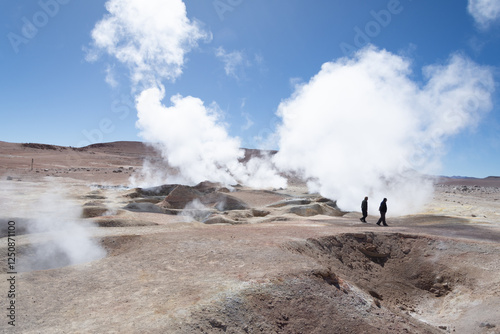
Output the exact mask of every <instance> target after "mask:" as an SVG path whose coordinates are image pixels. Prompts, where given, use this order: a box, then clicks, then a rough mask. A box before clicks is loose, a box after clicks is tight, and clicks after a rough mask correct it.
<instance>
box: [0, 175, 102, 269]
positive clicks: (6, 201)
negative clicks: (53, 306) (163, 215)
mask: <svg viewBox="0 0 500 334" xmlns="http://www.w3.org/2000/svg"><path fill="white" fill-rule="evenodd" d="M11 183H12V182H11ZM0 199H1V203H0V208H1V212H2V215H4V216H8V217H12V218H11V219H13V218H15V217H19V218H22V219H23V221H26V230H27V233H28V234H29V238H30V239H32V240H31V245H32V247H33V248H32V254H27V255H26V256H25V257H21V256H20V259H19V261H18V269H19V270H23V271H26V270H38V269H50V268H59V267H63V266H68V265H74V264H79V263H86V262H90V261H94V260H97V259H100V258H103V257H104V256H105V255H106V251H105V250H104V249H103V248H102V247H101V246H100V245H99V244H98V243H97V241H95V240H94V239H93V238H92V235H91V233H90V231H89V228H90V227H92V225H91V223H89V222H87V221H83V220H82V219H81V218H80V215H81V212H82V208H81V207H80V206H79V205H78V204H77V203H74V202H73V201H72V200H70V199H69V198H68V195H67V194H65V193H64V192H63V191H61V188H60V187H58V186H57V185H51V186H49V187H47V188H44V189H39V188H37V187H35V186H30V187H25V184H21V183H17V184H16V185H15V186H13V185H11V184H8V183H6V182H2V190H1V192H0ZM39 234H41V236H40V235H39Z"/></svg>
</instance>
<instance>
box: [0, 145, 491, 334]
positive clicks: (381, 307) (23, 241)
mask: <svg viewBox="0 0 500 334" xmlns="http://www.w3.org/2000/svg"><path fill="white" fill-rule="evenodd" d="M0 148H1V150H0V178H1V181H0V186H1V188H0V189H1V190H0V197H1V198H0V199H1V202H2V204H0V206H1V208H2V212H1V214H0V222H1V225H0V228H1V232H2V233H1V234H0V235H1V236H2V238H1V240H0V254H1V256H0V263H2V265H1V266H0V275H1V277H0V293H2V294H3V295H4V296H6V295H7V294H8V291H9V289H12V284H11V283H12V282H11V281H8V279H9V278H10V277H11V276H12V274H8V273H7V272H8V271H9V268H8V267H7V264H8V257H9V256H8V255H7V254H8V251H9V249H8V247H9V244H8V237H7V234H8V231H9V228H8V226H9V224H8V222H9V221H15V223H16V236H15V248H16V250H15V253H16V266H17V270H18V272H17V274H15V275H14V276H15V284H14V288H15V294H16V295H15V298H10V297H9V298H2V304H1V307H2V309H3V310H5V311H4V312H5V316H4V317H3V318H4V320H2V321H1V322H0V331H1V332H11V331H12V332H14V331H16V330H17V332H20V333H21V332H22V333H500V321H499V320H498V319H500V275H499V274H500V260H499V254H500V243H499V240H500V203H499V201H500V180H499V179H497V178H489V179H482V180H477V179H448V178H443V179H440V180H438V181H437V184H436V191H435V195H434V199H433V201H431V202H430V203H429V204H428V206H427V207H426V208H425V209H424V210H423V211H422V212H421V213H419V214H416V215H411V216H404V217H393V216H390V215H389V217H388V222H389V224H390V227H389V228H383V227H378V226H376V225H375V224H373V223H369V224H363V223H361V222H360V221H359V217H360V214H359V213H356V212H343V211H341V210H340V209H339V208H338V207H337V206H336V204H335V202H334V201H331V200H329V199H325V198H322V197H321V196H319V195H317V194H308V193H307V189H306V188H305V186H304V185H303V184H301V183H300V182H293V183H292V186H291V187H290V188H289V189H286V190H276V189H274V190H272V189H268V190H259V189H250V188H246V187H242V186H235V187H234V188H232V189H227V188H225V187H222V186H220V185H218V184H213V183H209V182H204V183H202V184H199V185H197V186H195V187H187V186H181V185H158V187H153V188H128V187H125V185H127V184H128V178H129V177H130V176H131V175H132V174H133V173H137V172H140V168H141V166H142V161H143V159H144V158H145V157H148V156H149V157H151V156H153V158H154V152H153V151H148V149H146V148H145V147H144V146H143V145H142V144H140V143H125V142H124V143H112V144H101V145H96V146H93V147H90V148H86V149H80V150H76V149H72V148H61V147H48V146H43V145H42V146H36V145H35V144H30V145H24V146H23V145H21V144H9V143H0ZM31 159H34V166H33V169H31ZM54 192H60V193H61V194H63V195H64V196H62V197H57V198H56V199H54V200H52V202H55V205H54V207H55V209H54V210H55V212H56V213H55V214H53V213H52V215H50V217H51V219H50V220H53V221H54V224H47V225H46V226H50V227H51V228H52V229H53V231H52V232H47V231H41V230H33V228H32V226H33V224H35V221H37V219H38V220H39V219H41V218H40V213H42V212H44V213H47V210H49V207H51V206H52V205H49V204H47V202H40V201H39V198H40V197H50V196H49V194H52V193H54ZM49 199H50V198H49ZM68 200H70V202H71V203H72V204H71V205H72V206H71V205H69V204H68V203H69V202H68ZM52 202H49V203H52ZM193 203H195V204H193ZM66 208H71V210H69V209H66ZM75 208H76V209H75ZM50 209H52V208H50ZM74 211H77V215H78V217H76V218H75V217H72V218H71V221H75V220H76V221H77V223H75V224H76V225H71V226H72V228H71V229H69V228H68V230H66V228H67V227H68V226H69V223H66V222H68V221H69V220H68V219H69V218H68V217H69V216H71V215H73V214H74ZM375 219H376V218H375V217H369V219H368V221H369V222H373V221H374V220H375ZM56 223H57V224H56ZM82 228H83V229H84V231H83V230H82ZM56 230H59V231H56ZM61 231H62V232H64V233H66V234H60V233H57V232H61ZM85 233H86V235H87V236H88V239H90V241H91V242H90V243H89V242H88V240H84V241H85V242H82V240H81V239H73V237H74V234H78V235H79V234H85ZM61 240H63V241H64V240H76V241H74V242H73V241H71V242H70V245H67V244H64V242H63V243H61ZM59 244H61V246H58V247H56V248H54V247H52V246H53V245H59ZM89 245H90V247H92V249H91V250H93V248H96V247H97V248H101V249H104V250H105V251H106V252H105V253H102V254H101V253H96V254H97V255H96V256H95V258H93V259H92V260H91V261H83V262H82V263H77V264H75V263H73V262H74V261H72V259H73V258H75V256H73V255H74V254H68V253H67V250H68V249H71V250H73V249H74V250H75V252H76V253H78V250H79V249H80V250H81V249H86V250H87V249H88V248H85V247H88V246H89ZM89 252H90V251H86V253H87V255H88V253H89ZM13 299H14V300H15V306H16V313H15V315H16V318H15V319H16V323H15V324H16V326H15V328H14V327H12V326H11V325H9V324H8V320H9V319H8V318H7V312H9V311H8V310H7V307H8V304H7V303H8V302H9V301H10V300H13Z"/></svg>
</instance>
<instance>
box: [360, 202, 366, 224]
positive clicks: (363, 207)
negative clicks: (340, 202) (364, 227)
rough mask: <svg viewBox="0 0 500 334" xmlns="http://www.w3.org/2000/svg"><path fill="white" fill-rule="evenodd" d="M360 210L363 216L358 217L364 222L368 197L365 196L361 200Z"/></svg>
mask: <svg viewBox="0 0 500 334" xmlns="http://www.w3.org/2000/svg"><path fill="white" fill-rule="evenodd" d="M361 212H362V213H363V217H361V218H359V220H361V221H362V222H363V223H366V217H368V197H365V199H364V200H363V202H361Z"/></svg>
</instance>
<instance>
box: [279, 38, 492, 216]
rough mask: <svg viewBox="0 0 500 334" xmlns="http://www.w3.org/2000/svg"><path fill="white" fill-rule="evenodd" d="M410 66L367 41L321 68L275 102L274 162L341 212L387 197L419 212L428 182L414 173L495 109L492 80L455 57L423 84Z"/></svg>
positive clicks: (429, 166)
mask: <svg viewBox="0 0 500 334" xmlns="http://www.w3.org/2000/svg"><path fill="white" fill-rule="evenodd" d="M410 65H411V64H410V62H409V61H408V60H407V59H404V58H402V57H400V56H397V55H394V54H391V53H389V52H387V51H384V50H377V49H376V48H374V47H371V46H370V47H367V48H365V49H363V50H361V51H359V52H358V53H357V54H356V55H355V57H354V58H353V59H347V58H342V59H339V60H337V61H335V62H329V63H325V64H323V66H322V68H321V71H320V72H319V73H318V74H317V75H315V76H314V77H313V78H312V79H311V80H310V81H309V82H308V83H306V84H303V85H301V86H299V87H298V88H297V89H296V91H295V92H294V94H293V95H292V96H291V97H290V98H289V99H287V100H285V101H283V102H282V103H281V104H280V106H279V108H278V115H279V116H280V117H281V118H282V124H281V125H280V127H279V129H278V136H279V138H280V139H279V152H278V154H277V155H276V156H275V159H274V162H275V163H276V165H277V166H278V167H279V168H281V169H282V170H289V171H295V172H299V173H301V175H303V177H304V178H306V179H308V180H309V186H310V190H311V191H318V192H320V193H321V194H322V195H323V196H326V197H329V198H333V199H337V200H338V205H339V206H340V207H341V208H342V209H345V210H359V205H360V200H361V199H362V198H363V197H364V196H366V195H368V196H370V197H371V198H372V200H373V201H375V202H377V201H381V200H382V198H384V197H387V198H388V199H389V203H390V205H391V207H390V208H391V213H394V214H404V213H410V212H412V211H415V210H417V209H418V208H419V207H420V206H421V204H423V203H424V202H425V200H426V199H427V198H428V196H429V195H430V193H431V190H432V187H431V185H430V184H429V183H428V182H425V180H424V179H423V178H422V177H419V176H418V174H417V173H416V172H415V171H419V172H432V171H436V168H438V167H439V158H440V154H441V153H442V152H443V144H444V141H445V140H446V139H447V138H448V137H449V136H452V135H454V134H456V133H458V132H459V131H461V130H463V129H464V128H466V127H468V126H471V125H474V124H475V123H476V122H477V120H478V118H479V116H480V114H481V113H482V112H486V111H489V110H490V109H491V108H492V104H491V92H492V91H493V88H494V82H493V78H492V74H491V72H490V70H489V69H488V68H484V67H480V66H478V65H476V64H474V63H473V62H472V61H470V60H469V59H467V58H465V57H463V56H460V55H454V56H452V57H451V58H450V60H449V61H448V63H447V64H445V65H435V66H429V67H426V68H424V75H425V78H426V81H427V82H426V84H425V85H423V86H422V85H420V84H419V83H418V82H415V81H413V80H412V79H411V76H412V73H411V69H410ZM377 204H378V203H377ZM371 208H372V210H373V211H376V209H377V208H378V205H371ZM373 211H372V212H373Z"/></svg>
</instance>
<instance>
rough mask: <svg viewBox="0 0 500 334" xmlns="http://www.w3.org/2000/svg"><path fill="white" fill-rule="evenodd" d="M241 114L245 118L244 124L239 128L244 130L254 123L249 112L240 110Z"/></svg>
mask: <svg viewBox="0 0 500 334" xmlns="http://www.w3.org/2000/svg"><path fill="white" fill-rule="evenodd" d="M241 116H242V117H243V118H244V119H245V124H243V125H242V126H241V130H243V131H246V130H248V129H250V128H251V127H252V126H253V125H254V122H253V121H252V118H251V117H250V114H249V113H247V112H244V111H243V112H241Z"/></svg>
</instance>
